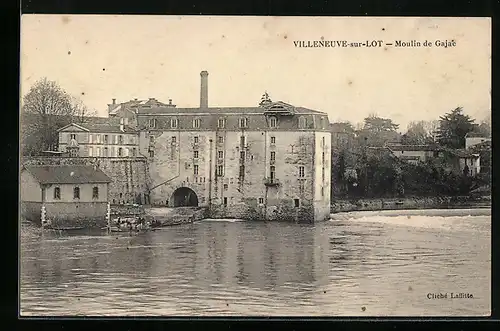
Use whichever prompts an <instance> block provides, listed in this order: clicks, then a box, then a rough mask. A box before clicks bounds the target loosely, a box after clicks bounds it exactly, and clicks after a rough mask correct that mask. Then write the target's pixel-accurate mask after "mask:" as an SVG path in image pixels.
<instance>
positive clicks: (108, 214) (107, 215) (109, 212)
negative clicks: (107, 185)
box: [106, 202, 111, 233]
mask: <svg viewBox="0 0 500 331" xmlns="http://www.w3.org/2000/svg"><path fill="white" fill-rule="evenodd" d="M106 221H107V223H108V233H111V204H110V203H109V202H108V208H107V210H106Z"/></svg>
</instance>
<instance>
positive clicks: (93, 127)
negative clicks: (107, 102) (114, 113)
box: [57, 117, 136, 133]
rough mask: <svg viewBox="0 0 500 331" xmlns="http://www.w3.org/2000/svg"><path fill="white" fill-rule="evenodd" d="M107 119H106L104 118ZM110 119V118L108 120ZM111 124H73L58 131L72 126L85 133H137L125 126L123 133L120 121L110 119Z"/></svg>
mask: <svg viewBox="0 0 500 331" xmlns="http://www.w3.org/2000/svg"><path fill="white" fill-rule="evenodd" d="M104 118H106V117H104ZM106 119H108V118H106ZM109 120H110V121H109V122H110V123H105V122H103V123H95V122H92V121H91V122H87V123H71V124H68V125H65V126H63V127H62V128H60V129H59V130H57V131H62V130H64V129H66V128H68V127H70V126H76V127H78V128H80V129H82V130H83V131H88V132H99V133H135V132H136V130H135V129H134V128H132V127H131V126H128V125H124V126H123V131H122V130H121V129H120V124H119V122H118V124H116V123H115V122H116V120H119V119H109Z"/></svg>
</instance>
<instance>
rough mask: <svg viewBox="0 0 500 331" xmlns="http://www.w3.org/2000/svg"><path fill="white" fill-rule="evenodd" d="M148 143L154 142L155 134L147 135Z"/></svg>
mask: <svg viewBox="0 0 500 331" xmlns="http://www.w3.org/2000/svg"><path fill="white" fill-rule="evenodd" d="M149 143H150V144H154V143H155V136H153V135H150V136H149Z"/></svg>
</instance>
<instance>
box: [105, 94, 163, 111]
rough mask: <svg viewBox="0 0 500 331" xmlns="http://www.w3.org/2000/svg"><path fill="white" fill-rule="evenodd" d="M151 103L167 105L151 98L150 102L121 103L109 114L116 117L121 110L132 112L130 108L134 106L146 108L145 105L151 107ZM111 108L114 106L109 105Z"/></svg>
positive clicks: (132, 101)
mask: <svg viewBox="0 0 500 331" xmlns="http://www.w3.org/2000/svg"><path fill="white" fill-rule="evenodd" d="M151 103H154V104H160V105H165V106H166V104H165V103H163V102H160V101H158V100H156V99H154V98H150V99H148V100H130V101H126V102H122V103H119V104H116V105H115V107H114V108H111V109H110V110H109V114H110V115H115V114H116V113H117V112H118V111H119V110H120V109H122V108H123V109H127V110H131V109H129V107H134V106H145V105H149V104H151ZM109 106H113V105H112V104H111V105H109Z"/></svg>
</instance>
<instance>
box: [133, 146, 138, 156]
mask: <svg viewBox="0 0 500 331" xmlns="http://www.w3.org/2000/svg"><path fill="white" fill-rule="evenodd" d="M132 156H137V149H136V148H135V147H134V148H132Z"/></svg>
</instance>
